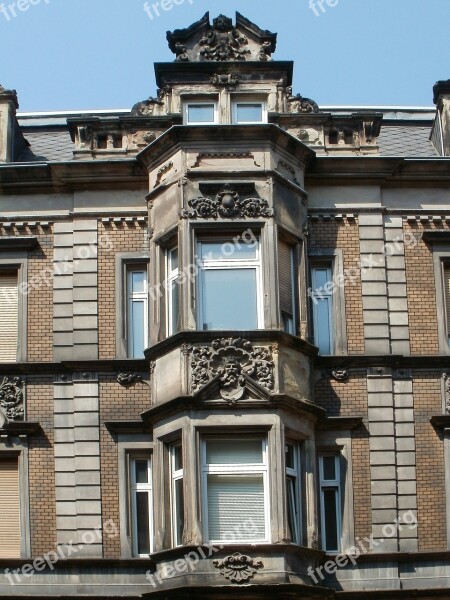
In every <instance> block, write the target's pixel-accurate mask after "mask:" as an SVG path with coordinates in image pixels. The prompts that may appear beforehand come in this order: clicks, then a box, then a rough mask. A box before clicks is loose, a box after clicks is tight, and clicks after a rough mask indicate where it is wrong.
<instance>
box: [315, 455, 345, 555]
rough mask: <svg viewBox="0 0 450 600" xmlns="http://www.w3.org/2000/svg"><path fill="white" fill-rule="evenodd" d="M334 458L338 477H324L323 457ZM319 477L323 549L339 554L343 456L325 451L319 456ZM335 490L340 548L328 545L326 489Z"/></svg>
mask: <svg viewBox="0 0 450 600" xmlns="http://www.w3.org/2000/svg"><path fill="white" fill-rule="evenodd" d="M330 457H332V458H334V460H335V466H334V468H335V473H336V476H337V478H336V479H324V469H323V459H324V458H330ZM319 478H320V524H321V534H322V549H323V550H324V551H326V552H328V553H330V554H337V553H339V552H341V550H342V548H341V547H342V498H341V493H342V488H341V456H340V454H338V453H336V452H323V453H322V454H321V455H320V456H319ZM330 489H332V490H335V494H336V500H337V501H336V523H337V539H338V544H339V547H338V548H327V547H326V526H325V500H324V492H325V491H326V490H330Z"/></svg>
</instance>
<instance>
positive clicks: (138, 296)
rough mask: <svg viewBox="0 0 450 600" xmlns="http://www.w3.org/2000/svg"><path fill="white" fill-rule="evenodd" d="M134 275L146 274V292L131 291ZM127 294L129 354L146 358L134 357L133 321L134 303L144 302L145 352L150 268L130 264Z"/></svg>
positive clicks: (127, 268) (126, 316)
mask: <svg viewBox="0 0 450 600" xmlns="http://www.w3.org/2000/svg"><path fill="white" fill-rule="evenodd" d="M132 273H144V274H145V277H144V291H143V292H133V291H132V289H131V277H130V275H131V274H132ZM125 293H126V311H125V322H126V325H125V326H126V339H127V354H128V357H129V358H135V359H138V358H144V354H142V356H132V354H133V335H132V332H133V325H132V319H131V316H130V315H131V313H132V306H133V303H134V301H139V302H143V305H144V350H145V349H146V348H148V339H149V335H148V333H149V319H148V317H149V294H148V268H142V267H141V266H140V265H139V263H137V264H133V263H130V264H128V265H127V267H126V282H125Z"/></svg>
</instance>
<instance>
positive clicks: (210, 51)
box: [200, 15, 250, 62]
mask: <svg viewBox="0 0 450 600" xmlns="http://www.w3.org/2000/svg"><path fill="white" fill-rule="evenodd" d="M247 44H248V40H247V38H246V37H245V35H241V34H240V33H239V31H238V30H237V29H235V28H234V27H233V21H232V20H231V19H230V18H228V17H225V16H224V15H220V16H219V17H217V19H214V21H213V27H212V29H211V31H209V32H208V34H207V35H206V36H205V37H203V38H201V40H200V46H202V49H201V50H200V55H201V56H203V58H204V59H205V60H213V61H216V62H219V61H228V60H245V59H246V55H247V54H250V50H248V48H245V46H246V45H247Z"/></svg>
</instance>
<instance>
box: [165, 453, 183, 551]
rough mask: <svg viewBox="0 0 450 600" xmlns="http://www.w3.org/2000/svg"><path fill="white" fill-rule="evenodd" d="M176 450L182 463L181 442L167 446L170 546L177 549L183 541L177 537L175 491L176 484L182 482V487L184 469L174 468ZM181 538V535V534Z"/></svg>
mask: <svg viewBox="0 0 450 600" xmlns="http://www.w3.org/2000/svg"><path fill="white" fill-rule="evenodd" d="M177 448H181V453H182V454H181V456H182V461H184V452H183V446H182V443H181V442H175V443H173V444H171V445H170V446H169V460H170V507H171V520H172V546H173V547H174V548H177V547H179V546H182V545H183V540H182V539H179V537H178V522H177V489H176V482H177V481H180V480H181V481H182V482H183V483H182V485H183V486H184V468H183V467H182V468H181V469H176V468H175V451H176V449H177ZM184 504H185V498H184V489H183V511H184ZM184 522H185V519H184V516H183V528H184ZM181 536H183V533H181Z"/></svg>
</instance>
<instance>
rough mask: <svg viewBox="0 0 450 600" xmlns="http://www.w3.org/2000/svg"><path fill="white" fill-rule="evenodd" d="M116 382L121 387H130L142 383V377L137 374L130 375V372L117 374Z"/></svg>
mask: <svg viewBox="0 0 450 600" xmlns="http://www.w3.org/2000/svg"><path fill="white" fill-rule="evenodd" d="M117 381H118V383H120V385H122V386H123V387H130V386H131V385H134V384H135V383H137V382H138V381H142V377H141V376H140V375H139V374H138V373H131V372H126V373H119V374H118V375H117Z"/></svg>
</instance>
